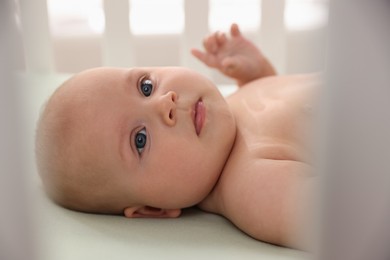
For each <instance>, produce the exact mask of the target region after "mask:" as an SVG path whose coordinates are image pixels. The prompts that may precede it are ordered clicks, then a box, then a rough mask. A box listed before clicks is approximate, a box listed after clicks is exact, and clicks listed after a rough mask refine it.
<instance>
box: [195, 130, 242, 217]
mask: <svg viewBox="0 0 390 260" xmlns="http://www.w3.org/2000/svg"><path fill="white" fill-rule="evenodd" d="M236 137H237V130H236V131H235V135H234V141H233V144H232V146H231V149H230V152H229V155H228V157H227V158H226V160H225V164H224V166H223V168H222V170H221V172H220V173H219V178H218V179H217V181H216V183H215V185H214V187H213V188H212V190H211V191H210V193H209V194H208V195H207V196H206V197H205V198H204V199H203V200H202V201H201V202H199V203H198V204H197V206H198V207H199V208H200V209H202V210H204V211H207V212H211V213H215V214H222V212H223V203H222V198H221V196H220V194H221V193H220V192H219V189H218V187H219V185H218V184H219V181H220V180H221V176H222V174H223V173H224V171H225V168H226V165H227V163H228V162H229V160H230V157H231V156H232V152H233V150H234V148H235V146H236V140H237V138H236Z"/></svg>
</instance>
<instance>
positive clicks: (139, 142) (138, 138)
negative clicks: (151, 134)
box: [134, 128, 146, 155]
mask: <svg viewBox="0 0 390 260" xmlns="http://www.w3.org/2000/svg"><path fill="white" fill-rule="evenodd" d="M134 142H135V147H136V148H137V151H138V154H140V155H141V154H142V151H143V150H144V147H145V145H146V129H145V128H143V129H142V130H140V131H139V132H138V133H137V134H136V135H135V140H134Z"/></svg>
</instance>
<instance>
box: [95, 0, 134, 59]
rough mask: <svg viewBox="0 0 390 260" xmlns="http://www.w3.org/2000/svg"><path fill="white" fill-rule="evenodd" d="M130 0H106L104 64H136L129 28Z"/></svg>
mask: <svg viewBox="0 0 390 260" xmlns="http://www.w3.org/2000/svg"><path fill="white" fill-rule="evenodd" d="M129 8H131V7H130V6H129V0H104V13H105V19H106V27H105V32H104V36H103V48H102V51H103V53H102V56H103V65H104V66H118V67H131V66H134V65H135V60H136V59H135V56H134V55H135V51H134V42H133V41H132V36H131V34H130V29H129V11H130V9H129Z"/></svg>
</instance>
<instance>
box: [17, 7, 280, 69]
mask: <svg viewBox="0 0 390 260" xmlns="http://www.w3.org/2000/svg"><path fill="white" fill-rule="evenodd" d="M258 1H261V5H262V8H261V17H262V21H261V27H260V29H259V31H258V32H257V33H256V35H257V36H256V37H254V38H255V40H256V41H257V43H258V45H259V46H260V45H261V48H262V50H263V51H264V53H266V55H267V56H268V57H269V58H270V59H271V60H272V62H273V63H274V65H275V67H276V68H277V70H278V71H279V72H281V73H283V72H284V71H285V67H286V31H285V27H284V21H283V15H284V6H285V0H258ZM103 3H104V4H103V8H104V14H105V31H104V34H103V36H102V37H103V39H102V48H101V49H102V50H101V51H102V53H101V56H102V64H100V65H103V66H137V65H138V64H137V59H136V57H137V55H136V53H137V52H138V51H139V49H138V50H137V48H138V47H137V45H136V44H135V42H136V41H135V39H136V37H137V36H135V35H133V34H132V33H131V31H130V29H129V9H130V8H131V1H129V0H103ZM19 4H20V15H21V23H22V28H23V39H24V45H25V56H26V63H27V64H26V65H27V70H28V71H30V72H55V68H54V65H53V64H54V62H53V60H54V59H53V47H52V43H51V36H50V30H49V22H48V13H47V2H46V0H19ZM184 10H185V29H184V32H183V33H182V35H179V36H177V37H178V41H179V43H178V44H179V48H178V50H177V51H178V52H179V53H178V55H179V56H180V59H179V64H178V65H183V66H186V67H190V68H193V69H196V70H198V71H200V72H202V73H204V74H209V73H210V72H209V70H207V68H206V67H205V66H204V65H202V64H201V63H200V62H198V61H197V60H196V59H194V58H193V57H191V54H190V52H189V49H190V48H191V47H201V43H202V39H203V37H204V36H205V35H207V34H208V33H209V23H208V15H207V14H208V13H209V12H208V10H209V0H197V1H188V0H186V1H185V8H184ZM199 14H206V15H204V17H205V18H204V19H199Z"/></svg>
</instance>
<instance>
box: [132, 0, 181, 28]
mask: <svg viewBox="0 0 390 260" xmlns="http://www.w3.org/2000/svg"><path fill="white" fill-rule="evenodd" d="M130 6H131V7H130V17H129V18H130V29H131V31H132V33H133V34H179V33H182V32H183V30H184V0H130Z"/></svg>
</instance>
